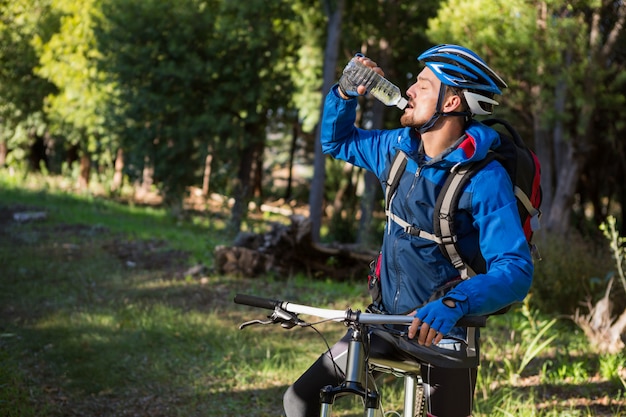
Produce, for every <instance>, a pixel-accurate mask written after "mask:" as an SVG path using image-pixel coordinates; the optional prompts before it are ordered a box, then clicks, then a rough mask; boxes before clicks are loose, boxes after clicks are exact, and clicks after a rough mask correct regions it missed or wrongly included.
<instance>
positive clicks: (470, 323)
mask: <svg viewBox="0 0 626 417" xmlns="http://www.w3.org/2000/svg"><path fill="white" fill-rule="evenodd" d="M456 325H457V326H461V327H486V326H487V316H463V317H461V319H460V320H459V321H457V322H456Z"/></svg>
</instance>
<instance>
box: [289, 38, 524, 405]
mask: <svg viewBox="0 0 626 417" xmlns="http://www.w3.org/2000/svg"><path fill="white" fill-rule="evenodd" d="M358 59H359V60H361V62H363V63H364V64H365V65H367V66H369V67H371V68H374V70H375V71H377V72H378V73H380V74H381V75H382V74H383V73H382V70H381V69H380V68H378V67H377V66H376V64H375V63H374V62H373V61H371V60H370V59H368V58H366V57H361V58H358ZM418 60H419V61H421V62H423V63H424V64H425V68H424V69H423V70H422V71H421V72H420V73H419V75H418V76H417V79H416V82H415V83H414V84H413V85H411V87H409V89H408V90H407V92H406V95H407V98H408V106H407V107H406V109H405V110H404V113H403V114H402V116H401V117H400V123H401V125H402V126H403V127H402V128H398V129H394V130H370V131H368V130H363V129H358V128H356V127H355V126H354V121H355V117H356V107H357V100H355V99H354V98H355V97H356V96H358V95H360V94H365V92H366V91H365V88H364V87H363V86H356V85H353V84H351V83H350V81H349V80H347V79H346V77H345V76H344V77H342V78H341V79H340V80H339V83H338V84H337V85H336V86H334V87H333V88H332V90H331V91H330V93H329V94H328V96H327V98H326V102H325V107H324V115H323V120H322V138H321V141H322V148H323V150H324V152H325V153H328V154H330V155H331V156H333V157H334V158H337V159H341V160H344V161H347V162H349V163H351V164H354V165H357V166H359V167H363V168H365V169H368V170H369V171H371V172H373V173H374V174H376V176H377V177H378V178H379V179H380V180H381V182H382V183H383V185H384V182H385V181H386V179H387V178H388V171H389V169H390V166H391V164H392V161H393V158H394V155H395V154H396V153H397V152H398V151H399V150H402V151H404V152H405V153H406V154H407V155H408V162H407V166H406V169H405V171H404V173H403V175H402V177H401V179H400V182H399V185H398V187H397V191H396V192H395V194H394V195H395V197H394V198H393V199H392V200H391V203H390V208H389V212H390V213H391V215H388V222H387V226H386V230H385V233H384V237H383V243H382V250H381V257H380V260H379V262H380V265H379V267H380V282H381V292H382V297H381V300H380V302H379V303H378V305H377V306H376V307H377V308H379V309H380V310H381V311H382V312H383V313H388V314H408V313H411V312H412V313H411V314H415V318H414V320H413V322H412V324H411V326H410V327H409V331H408V335H409V338H411V339H415V340H416V343H418V344H419V345H420V346H422V348H428V349H435V348H436V347H437V348H440V347H441V348H443V347H445V345H446V343H454V342H458V341H459V340H460V341H462V342H463V343H466V344H467V345H473V346H476V347H477V343H478V340H477V338H478V336H477V334H476V333H477V332H471V333H470V332H469V331H468V329H466V328H461V327H455V323H456V322H457V321H458V320H459V319H460V318H461V317H463V316H465V315H484V314H490V313H493V312H496V311H498V310H500V309H501V308H503V307H506V306H508V305H510V304H512V303H513V302H516V301H521V300H522V299H523V298H524V297H525V296H526V294H527V292H528V290H529V288H530V284H531V281H532V274H533V264H532V260H531V255H530V251H529V248H528V244H527V241H526V239H525V236H524V233H523V230H522V227H521V224H520V220H519V215H518V211H517V203H516V200H515V197H514V195H513V191H512V184H511V180H510V178H509V176H508V174H507V173H506V171H505V170H504V168H503V167H502V166H501V165H500V164H499V163H498V162H495V161H493V162H490V163H489V164H488V165H487V166H486V167H485V168H483V169H482V170H481V171H480V172H478V173H477V174H476V175H475V176H474V177H473V178H472V179H471V181H470V183H469V184H468V185H467V187H466V188H465V190H464V192H463V196H462V197H461V199H460V202H459V214H458V215H457V216H456V220H457V221H456V223H455V227H456V234H457V236H458V237H459V239H458V246H459V247H460V250H461V252H462V253H463V255H464V259H475V258H476V257H478V256H480V255H482V257H483V258H484V260H485V265H486V268H485V270H484V271H482V272H483V273H478V274H477V275H475V276H473V277H471V278H470V279H460V277H459V275H460V274H459V271H458V270H457V269H456V268H455V267H454V266H453V265H452V264H451V263H450V261H449V260H448V259H447V258H446V257H445V256H444V255H443V253H442V252H441V250H440V249H439V247H438V244H437V243H436V242H435V241H434V240H432V239H430V238H429V237H428V236H429V235H430V234H432V233H433V212H434V205H435V201H436V198H437V193H438V192H439V190H440V189H441V186H442V185H443V183H444V181H445V179H446V177H447V175H448V173H449V172H450V169H451V168H452V167H454V166H455V165H458V164H461V165H462V164H465V163H468V162H473V161H477V160H481V159H483V158H484V157H485V156H486V155H487V152H488V151H489V149H490V148H495V147H496V146H497V145H498V143H499V135H498V134H497V133H496V132H495V131H494V130H492V129H491V128H489V127H487V126H485V125H482V124H480V123H479V122H477V121H475V120H474V119H473V116H474V115H477V114H478V115H485V114H491V110H492V107H493V106H494V105H496V104H497V102H496V101H495V100H494V99H493V97H494V95H495V94H501V89H502V88H505V87H506V84H505V83H504V81H503V80H502V79H501V78H500V77H499V76H498V75H497V74H496V73H495V72H494V71H493V70H491V69H490V68H489V67H488V66H487V64H486V63H485V62H484V61H483V60H482V59H481V58H480V57H479V56H478V55H476V54H475V53H474V52H472V51H470V50H469V49H467V48H463V47H460V46H456V45H439V46H436V47H434V48H431V49H429V50H428V51H426V52H424V53H423V54H422V55H420V56H419V57H418ZM399 219H401V220H399ZM406 223H408V224H410V225H411V226H412V229H411V230H413V231H418V232H419V233H413V232H408V231H407V228H406V227H405V226H406ZM422 231H423V232H425V233H422ZM442 289H446V290H445V291H443V292H444V293H445V295H443V296H439V297H433V295H434V294H437V293H440V292H442ZM446 291H447V292H446ZM433 298H434V300H432V299H433ZM431 300H432V301H431ZM416 309H417V312H416V313H415V311H416ZM374 336H375V335H374ZM371 343H372V349H375V350H377V349H379V345H381V344H382V343H384V342H381V341H379V340H378V338H375V337H373V338H372V341H371ZM346 347H347V339H346V338H344V339H342V341H340V342H339V343H337V344H336V345H335V346H334V347H333V348H332V349H331V351H330V352H327V353H326V354H324V355H322V356H321V357H320V358H319V359H318V361H317V362H315V363H314V364H313V365H312V366H311V368H309V370H308V371H307V372H306V373H305V374H303V375H302V376H301V377H300V379H298V381H296V382H295V383H294V384H293V385H292V386H291V387H290V388H289V389H288V390H287V392H286V393H285V397H284V405H285V412H286V414H287V417H297V416H316V415H318V414H319V404H318V401H319V396H318V394H317V392H318V388H321V387H323V386H325V385H329V384H330V385H335V384H337V377H336V366H335V364H334V363H333V360H334V362H335V363H336V364H337V365H338V366H339V367H340V368H341V367H342V366H344V364H345V358H344V355H342V354H343V353H344V352H345V350H346ZM380 349H382V350H384V348H380ZM476 363H477V362H476ZM476 374H477V368H476V366H471V367H468V368H452V367H451V368H447V367H444V366H433V365H432V364H431V365H428V364H427V365H425V366H422V378H423V380H424V385H425V394H426V396H427V407H428V412H429V415H432V416H436V417H466V416H469V415H471V412H472V402H473V394H474V387H475V383H476Z"/></svg>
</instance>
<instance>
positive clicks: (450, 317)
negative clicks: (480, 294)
mask: <svg viewBox="0 0 626 417" xmlns="http://www.w3.org/2000/svg"><path fill="white" fill-rule="evenodd" d="M444 300H451V301H454V303H455V306H454V307H448V306H447V305H446V304H444V302H443V301H444ZM467 309H468V308H467V302H466V301H457V300H454V299H452V298H447V297H444V298H440V299H439V300H435V301H432V302H430V303H428V304H426V305H425V306H424V307H422V308H420V309H419V310H417V313H415V317H416V318H418V319H420V321H421V322H422V323H426V324H428V325H429V326H430V328H431V329H433V330H435V331H437V332H438V333H440V334H442V335H447V334H448V333H449V332H450V330H451V329H452V328H453V327H454V325H455V324H456V322H457V321H459V319H460V318H461V317H463V316H464V315H466V314H467Z"/></svg>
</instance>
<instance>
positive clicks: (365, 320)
mask: <svg viewBox="0 0 626 417" xmlns="http://www.w3.org/2000/svg"><path fill="white" fill-rule="evenodd" d="M234 301H235V303H237V304H243V305H248V306H251V307H258V308H264V309H268V310H275V309H276V308H280V309H283V310H285V311H288V312H290V313H295V314H307V315H311V316H316V317H321V318H324V319H329V320H334V321H350V322H355V323H361V324H405V325H407V326H408V325H410V324H411V322H412V321H413V316H411V315H394V314H374V313H362V312H360V311H353V310H351V309H349V308H348V309H346V310H332V309H327V308H318V307H311V306H307V305H302V304H294V303H290V302H287V301H280V300H273V299H270V298H263V297H257V296H255V295H248V294H237V295H236V296H235V299H234ZM486 323H487V318H486V317H485V316H465V317H462V318H461V319H460V320H459V321H458V322H457V326H462V327H485V325H486Z"/></svg>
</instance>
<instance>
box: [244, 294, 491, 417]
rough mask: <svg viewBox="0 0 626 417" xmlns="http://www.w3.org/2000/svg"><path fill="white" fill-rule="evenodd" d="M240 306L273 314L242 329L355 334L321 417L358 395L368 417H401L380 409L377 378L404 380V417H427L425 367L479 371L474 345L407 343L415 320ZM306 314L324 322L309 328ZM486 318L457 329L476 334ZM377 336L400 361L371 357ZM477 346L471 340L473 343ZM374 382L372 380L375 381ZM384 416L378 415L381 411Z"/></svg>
mask: <svg viewBox="0 0 626 417" xmlns="http://www.w3.org/2000/svg"><path fill="white" fill-rule="evenodd" d="M234 302H235V303H237V304H242V305H248V306H251V307H257V308H263V309H268V310H273V312H272V313H271V314H270V315H269V316H268V320H252V321H247V322H245V323H242V324H241V325H240V326H239V329H244V328H245V327H248V326H250V325H254V324H261V325H267V324H280V325H281V327H283V328H285V329H291V328H293V327H296V326H300V327H312V326H314V325H316V324H320V323H322V322H326V321H333V322H338V323H344V324H345V325H346V326H348V327H349V329H350V330H351V339H350V342H349V345H348V353H347V364H346V370H345V377H344V379H343V382H342V383H340V384H338V385H336V386H326V387H323V388H322V389H321V390H320V405H321V409H320V417H331V413H332V407H333V404H334V401H335V399H336V398H338V397H340V396H344V395H357V396H360V397H361V398H362V399H363V402H364V407H365V416H366V417H375V416H376V415H380V414H377V413H382V415H384V416H387V415H388V414H390V413H394V414H396V415H398V416H399V415H400V414H399V413H398V412H396V411H390V412H387V413H384V412H383V411H382V409H381V401H380V393H379V390H378V388H377V387H376V385H374V386H373V387H371V386H369V385H370V384H368V381H369V380H370V379H371V378H368V376H372V375H373V373H379V372H382V373H385V374H392V375H394V376H395V377H401V378H404V410H403V417H422V416H424V415H425V412H426V410H425V408H426V407H425V396H424V391H423V386H422V380H421V376H420V367H421V364H422V363H430V364H433V365H435V366H444V367H473V366H477V365H478V352H477V349H476V347H475V346H472V344H471V343H469V344H465V343H464V342H460V341H453V343H451V346H447V345H446V344H441V346H445V347H441V346H434V345H433V346H431V347H425V346H421V345H418V344H417V343H413V342H412V341H410V340H409V339H408V338H407V331H406V330H408V329H405V328H406V327H408V326H409V325H410V324H411V322H412V320H413V316H410V315H388V314H378V313H369V312H365V313H363V312H361V311H359V310H355V311H353V310H352V309H350V308H347V309H346V310H333V309H325V308H319V307H314V306H308V305H303V304H295V303H291V302H288V301H280V300H274V299H269V298H262V297H257V296H253V295H247V294H237V295H236V296H235V298H234ZM299 314H304V315H309V316H315V317H319V318H322V319H323V320H322V321H318V322H316V323H308V322H306V321H303V320H301V319H300V318H299V317H298V315H299ZM486 320H487V318H486V317H483V316H476V317H470V316H467V317H464V318H462V319H461V320H459V322H458V323H457V325H459V326H464V327H468V328H470V329H475V328H477V327H484V326H485V324H486ZM371 333H376V334H377V335H378V336H380V337H383V338H385V339H386V340H388V341H390V342H391V343H394V344H396V345H397V346H398V348H399V351H400V352H403V353H404V354H400V355H398V356H397V357H394V358H389V357H376V356H370V354H369V353H370V352H369V349H368V347H369V337H368V336H369V335H370V334H371ZM471 340H473V338H472V339H471ZM372 377H373V376H372ZM379 410H380V411H379Z"/></svg>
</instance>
